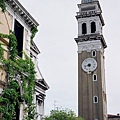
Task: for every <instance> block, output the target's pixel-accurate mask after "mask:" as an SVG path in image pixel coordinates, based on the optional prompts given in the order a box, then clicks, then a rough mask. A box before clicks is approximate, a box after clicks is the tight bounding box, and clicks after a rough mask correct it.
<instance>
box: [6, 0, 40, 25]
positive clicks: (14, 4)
mask: <svg viewBox="0 0 120 120" xmlns="http://www.w3.org/2000/svg"><path fill="white" fill-rule="evenodd" d="M5 2H6V4H7V5H8V6H9V7H10V8H11V9H12V10H13V12H15V13H16V14H17V15H19V16H20V17H21V18H22V19H23V20H24V22H25V23H26V24H27V25H28V26H29V27H33V26H34V27H37V26H38V25H39V24H38V23H37V21H36V20H35V19H34V18H33V17H32V16H31V15H30V14H29V13H28V11H27V10H26V9H25V8H24V7H23V6H22V5H21V3H20V2H19V1H18V0H5Z"/></svg>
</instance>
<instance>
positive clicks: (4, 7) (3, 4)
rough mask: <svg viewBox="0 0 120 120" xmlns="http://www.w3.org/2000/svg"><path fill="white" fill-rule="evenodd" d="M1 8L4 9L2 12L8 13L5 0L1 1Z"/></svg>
mask: <svg viewBox="0 0 120 120" xmlns="http://www.w3.org/2000/svg"><path fill="white" fill-rule="evenodd" d="M0 7H1V8H2V11H3V12H5V11H6V5H5V0H0Z"/></svg>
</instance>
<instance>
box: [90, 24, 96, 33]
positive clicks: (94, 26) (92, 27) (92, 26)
mask: <svg viewBox="0 0 120 120" xmlns="http://www.w3.org/2000/svg"><path fill="white" fill-rule="evenodd" d="M95 32H96V23H95V22H91V33H95Z"/></svg>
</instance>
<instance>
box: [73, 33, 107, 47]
mask: <svg viewBox="0 0 120 120" xmlns="http://www.w3.org/2000/svg"><path fill="white" fill-rule="evenodd" d="M97 40H100V41H101V43H102V45H103V47H104V48H106V47H107V44H106V42H105V39H104V37H103V35H99V34H90V35H83V36H78V38H75V41H76V42H77V43H78V42H85V41H97Z"/></svg>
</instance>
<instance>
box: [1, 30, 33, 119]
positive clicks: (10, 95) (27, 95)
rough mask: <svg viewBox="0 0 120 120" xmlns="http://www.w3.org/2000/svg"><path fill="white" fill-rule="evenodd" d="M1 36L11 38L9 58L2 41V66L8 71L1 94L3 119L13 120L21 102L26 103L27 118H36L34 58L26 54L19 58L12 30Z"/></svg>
mask: <svg viewBox="0 0 120 120" xmlns="http://www.w3.org/2000/svg"><path fill="white" fill-rule="evenodd" d="M0 37H1V38H8V39H9V46H8V53H9V58H8V59H5V58H4V49H3V47H2V46H3V45H4V44H1V43H0V62H1V63H2V65H1V66H0V67H1V69H3V70H4V71H5V72H6V73H7V76H6V78H7V87H6V89H4V90H3V92H2V95H1V96H0V113H1V115H2V120H13V119H14V117H16V116H17V113H16V106H18V109H20V102H21V101H22V102H24V104H25V105H26V107H25V109H24V111H25V113H27V115H26V116H25V118H24V119H25V120H34V116H35V106H34V104H33V94H34V89H35V81H34V80H35V69H34V63H33V62H32V60H31V59H30V58H29V57H28V56H27V55H26V54H25V59H22V58H19V59H16V58H17V49H16V46H17V43H16V37H15V35H14V34H13V32H11V31H10V34H9V35H6V34H0ZM16 75H19V76H20V78H21V81H22V82H21V85H22V89H23V91H24V93H23V94H20V86H19V84H18V82H16V80H15V79H16Z"/></svg>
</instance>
